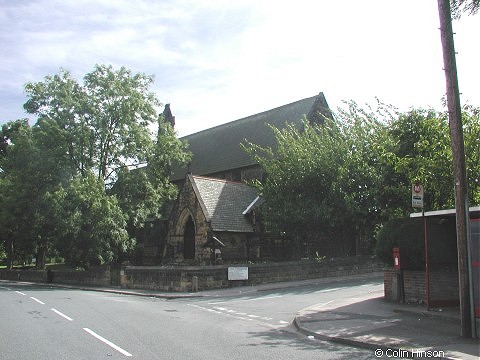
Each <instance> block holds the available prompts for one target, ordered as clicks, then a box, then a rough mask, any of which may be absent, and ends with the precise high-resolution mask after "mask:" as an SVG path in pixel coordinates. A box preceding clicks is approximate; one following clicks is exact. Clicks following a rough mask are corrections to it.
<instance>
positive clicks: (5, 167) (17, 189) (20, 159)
mask: <svg viewBox="0 0 480 360" xmlns="http://www.w3.org/2000/svg"><path fill="white" fill-rule="evenodd" d="M33 152H34V146H33V142H32V136H31V128H30V126H29V125H28V122H27V120H17V121H13V122H9V123H7V124H4V125H3V126H2V129H1V131H0V169H1V170H0V229H1V230H0V241H1V242H2V243H3V246H4V248H5V251H6V254H7V267H8V268H12V266H13V262H14V260H15V259H19V258H20V259H21V260H26V259H27V258H29V257H30V258H31V257H32V254H33V252H34V244H33V243H32V242H31V241H30V239H31V237H32V234H33V231H34V230H33V227H32V218H33V214H34V209H33V207H32V203H33V202H34V201H35V199H34V198H33V196H34V194H36V186H35V184H34V183H33V182H32V181H31V179H34V178H35V172H34V164H33V162H32V158H31V154H32V153H33Z"/></svg>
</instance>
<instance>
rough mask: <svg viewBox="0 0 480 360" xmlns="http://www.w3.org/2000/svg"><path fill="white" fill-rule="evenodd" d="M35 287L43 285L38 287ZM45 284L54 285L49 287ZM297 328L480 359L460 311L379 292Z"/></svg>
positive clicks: (393, 354)
mask: <svg viewBox="0 0 480 360" xmlns="http://www.w3.org/2000/svg"><path fill="white" fill-rule="evenodd" d="M381 275H382V274H381V273H371V274H363V275H357V276H351V277H345V278H359V279H360V278H372V277H377V278H378V279H380V278H381V277H380V276H381ZM336 280H340V278H324V279H312V280H304V281H295V282H282V283H273V284H264V285H256V286H240V287H232V288H227V289H219V290H208V291H200V292H193V293H170V292H157V291H152V290H129V289H119V288H98V287H82V286H67V285H54V287H64V288H75V289H83V290H90V291H92V290H93V291H101V292H109V293H117V294H124V295H132V296H146V297H156V298H163V299H179V298H196V297H219V296H222V297H224V296H232V297H234V296H243V295H247V294H252V293H255V292H262V291H270V290H274V289H288V288H295V287H302V286H312V285H316V284H319V285H320V284H322V283H329V282H332V281H336ZM2 281H3V280H2ZM2 281H0V282H2ZM30 284H31V283H30ZM35 285H40V284H38V283H35ZM44 286H52V285H50V284H48V285H47V284H45V285H44ZM293 324H294V325H295V326H296V328H297V329H298V331H300V332H301V333H303V334H305V335H307V336H308V337H310V338H315V339H318V340H322V341H330V342H335V343H341V344H345V345H350V346H355V347H361V348H367V349H371V350H373V352H374V354H375V356H377V357H382V358H384V359H385V358H414V359H417V358H418V359H421V358H422V359H428V358H431V359H462V360H479V359H480V339H478V338H477V339H471V338H464V337H461V336H460V328H461V327H460V311H459V309H458V308H442V309H432V310H429V311H427V308H426V306H425V305H414V304H397V303H391V302H388V301H385V300H384V297H383V295H382V296H378V293H371V294H366V295H365V296H363V297H357V298H349V299H339V300H336V301H335V303H319V304H316V305H314V306H311V307H308V308H305V309H302V310H300V311H298V312H297V314H296V316H295V318H294V320H293ZM478 331H480V329H478Z"/></svg>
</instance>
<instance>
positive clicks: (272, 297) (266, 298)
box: [208, 295, 283, 305]
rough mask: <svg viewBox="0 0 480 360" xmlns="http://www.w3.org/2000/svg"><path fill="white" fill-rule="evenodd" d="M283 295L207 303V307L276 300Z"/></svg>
mask: <svg viewBox="0 0 480 360" xmlns="http://www.w3.org/2000/svg"><path fill="white" fill-rule="evenodd" d="M281 297H283V295H272V296H263V297H257V298H250V299H239V300H226V301H215V302H211V303H208V305H219V304H227V303H228V304H230V303H235V302H245V301H258V300H269V299H276V298H281Z"/></svg>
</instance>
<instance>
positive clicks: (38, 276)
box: [0, 266, 111, 286]
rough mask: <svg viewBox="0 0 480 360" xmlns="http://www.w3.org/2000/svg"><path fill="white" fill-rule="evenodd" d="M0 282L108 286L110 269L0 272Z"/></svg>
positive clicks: (104, 267) (15, 270) (105, 267)
mask: <svg viewBox="0 0 480 360" xmlns="http://www.w3.org/2000/svg"><path fill="white" fill-rule="evenodd" d="M0 280H14V281H31V282H43V283H56V284H70V285H86V286H110V284H111V276H110V267H109V266H102V267H98V268H92V269H90V270H88V271H77V270H23V269H22V270H17V269H14V270H4V269H2V270H0Z"/></svg>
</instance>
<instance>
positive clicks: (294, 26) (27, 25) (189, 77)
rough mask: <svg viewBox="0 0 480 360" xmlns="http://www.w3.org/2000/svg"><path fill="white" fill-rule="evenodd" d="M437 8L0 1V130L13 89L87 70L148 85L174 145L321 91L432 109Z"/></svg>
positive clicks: (353, 0) (459, 24)
mask: <svg viewBox="0 0 480 360" xmlns="http://www.w3.org/2000/svg"><path fill="white" fill-rule="evenodd" d="M438 28H439V19H438V8H437V1H436V0H402V1H393V0H392V1H386V0H363V1H358V0H342V1H332V0H328V1H327V0H295V1H282V0H143V1H135V0H118V1H114V0H111V1H108V0H103V1H93V0H91V1H89V0H0V48H1V55H0V123H4V122H6V121H9V120H14V119H17V118H22V117H25V116H26V114H25V113H24V111H23V107H22V105H23V103H24V102H25V101H26V97H25V93H24V91H23V86H24V84H25V83H27V82H36V81H42V79H43V78H44V76H46V75H52V74H55V73H58V71H59V69H60V68H61V67H63V68H65V69H66V70H69V71H70V72H71V73H72V74H73V76H74V77H76V78H77V79H79V80H81V78H82V77H83V75H84V74H85V73H87V72H90V71H92V70H93V67H94V65H95V64H112V65H113V66H115V67H120V66H126V67H127V68H129V69H131V70H132V71H134V72H143V73H146V74H152V75H154V76H155V84H154V87H153V88H152V90H153V91H154V92H155V93H156V94H157V97H158V98H159V99H160V101H162V103H164V104H166V103H170V104H171V108H172V112H173V113H174V115H175V116H176V123H177V131H178V133H179V135H186V134H189V133H192V132H196V131H199V130H202V129H205V128H209V127H212V126H215V125H218V124H222V123H225V122H229V121H232V120H236V119H239V118H241V117H245V116H248V115H252V114H255V113H258V112H261V111H265V110H269V109H271V108H274V107H277V106H280V105H283V104H286V103H290V102H294V101H296V100H300V99H303V98H306V97H310V96H313V95H316V94H317V93H319V92H320V91H322V92H324V94H325V96H326V99H327V102H328V103H329V104H330V107H331V108H332V109H334V110H335V109H336V108H337V107H338V106H340V105H341V102H342V100H349V99H352V100H355V101H357V102H358V103H360V104H363V103H366V102H368V103H373V102H374V101H375V97H379V98H380V99H381V100H383V101H384V102H386V103H390V104H393V105H395V106H397V107H398V108H400V109H401V110H407V109H408V108H410V107H412V106H415V107H417V106H421V107H433V108H435V109H438V110H440V109H442V105H441V104H442V101H441V99H442V97H443V95H444V93H445V77H444V73H443V70H442V68H443V61H442V51H441V43H440V32H439V29H438ZM454 31H455V32H456V37H455V46H456V50H457V52H458V55H457V66H458V74H459V84H460V91H461V93H462V95H461V96H462V98H461V101H462V104H465V103H470V104H472V105H476V106H480V66H479V58H480V56H479V55H480V46H479V40H478V38H479V36H480V15H477V16H464V17H463V18H462V19H461V20H459V21H455V22H454Z"/></svg>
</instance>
